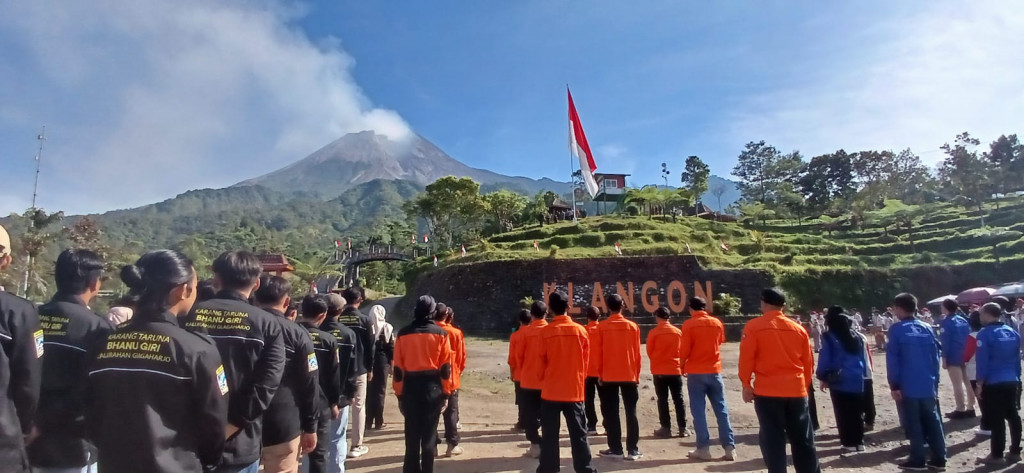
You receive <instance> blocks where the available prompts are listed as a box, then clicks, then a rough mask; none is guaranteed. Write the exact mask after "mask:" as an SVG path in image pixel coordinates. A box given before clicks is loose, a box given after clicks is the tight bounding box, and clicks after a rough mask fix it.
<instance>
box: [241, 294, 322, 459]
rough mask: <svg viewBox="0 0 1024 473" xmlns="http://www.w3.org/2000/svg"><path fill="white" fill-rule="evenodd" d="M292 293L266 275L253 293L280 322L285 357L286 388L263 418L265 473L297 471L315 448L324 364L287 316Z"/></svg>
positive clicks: (302, 331)
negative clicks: (320, 378)
mask: <svg viewBox="0 0 1024 473" xmlns="http://www.w3.org/2000/svg"><path fill="white" fill-rule="evenodd" d="M291 290H292V285H291V283H289V282H288V280H286V279H285V278H283V277H281V276H272V275H269V274H264V275H263V276H260V287H259V289H257V290H256V292H255V293H254V299H255V301H256V304H257V305H258V306H259V307H260V308H262V309H263V310H265V311H267V312H268V313H270V314H271V315H273V316H274V317H275V320H277V322H278V323H279V324H281V333H282V336H283V337H284V342H285V359H286V364H285V369H284V376H283V377H282V379H281V386H280V387H279V388H278V390H277V393H276V394H274V398H273V399H272V400H271V401H270V406H269V407H267V411H266V413H264V414H263V451H262V452H261V454H260V465H262V467H263V471H264V473H294V472H297V471H298V469H299V457H300V456H301V455H305V454H307V453H309V452H311V451H312V450H313V449H314V448H315V447H316V432H317V422H318V421H319V419H320V410H319V409H317V407H318V406H317V404H318V402H319V396H320V394H319V392H318V383H319V374H320V363H319V360H317V358H316V352H315V350H314V347H313V339H312V338H311V337H310V336H309V332H307V331H306V330H305V329H304V328H302V327H300V326H299V325H297V324H296V323H295V321H294V317H295V316H294V315H292V318H289V317H288V316H287V315H285V311H287V310H288V306H289V305H290V304H291V298H290V297H289V296H288V294H289V293H290V292H291Z"/></svg>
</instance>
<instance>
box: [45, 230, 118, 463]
mask: <svg viewBox="0 0 1024 473" xmlns="http://www.w3.org/2000/svg"><path fill="white" fill-rule="evenodd" d="M102 276H103V258H101V257H100V255H98V254H96V253H95V252H92V251H89V250H81V249H80V250H64V251H63V252H61V254H60V256H58V257H57V264H56V267H55V270H54V280H55V282H56V283H57V294H55V295H54V296H53V298H52V299H51V300H50V302H48V303H46V304H44V305H43V306H42V307H40V308H39V321H40V323H41V325H42V327H43V347H44V353H45V354H44V355H43V381H42V386H41V388H40V392H39V408H38V409H37V411H36V419H35V426H36V430H37V432H38V434H39V435H38V437H37V438H36V439H35V440H33V441H32V444H31V445H29V447H28V458H29V462H30V463H31V464H32V469H33V470H34V471H38V472H40V473H50V472H52V473H59V472H65V471H68V470H73V471H83V472H91V471H93V470H94V469H93V468H90V467H89V466H90V465H93V464H95V463H96V449H95V448H94V447H93V446H92V444H90V443H89V442H88V441H87V440H86V439H85V425H84V423H85V417H84V416H85V413H84V412H83V410H84V409H85V406H84V404H83V403H84V401H85V399H84V396H85V394H84V389H85V382H86V371H85V370H86V363H87V362H88V359H87V352H88V350H89V349H91V348H92V347H94V346H96V345H97V344H98V343H99V340H102V339H104V338H106V336H107V334H109V333H110V332H112V331H114V326H113V324H111V323H110V322H109V321H107V320H106V319H104V318H103V317H100V316H99V315H97V314H95V313H93V311H92V310H91V309H89V303H90V302H91V301H92V299H93V298H94V297H96V294H99V292H100V278H101V277H102Z"/></svg>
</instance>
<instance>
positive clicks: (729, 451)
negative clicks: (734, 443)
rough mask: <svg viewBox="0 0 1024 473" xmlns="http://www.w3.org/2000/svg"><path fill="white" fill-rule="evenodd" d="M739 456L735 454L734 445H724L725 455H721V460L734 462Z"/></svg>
mask: <svg viewBox="0 0 1024 473" xmlns="http://www.w3.org/2000/svg"><path fill="white" fill-rule="evenodd" d="M737 459H739V457H738V456H737V455H736V447H725V455H723V456H722V460H725V461H727V462H734V461H736V460H737Z"/></svg>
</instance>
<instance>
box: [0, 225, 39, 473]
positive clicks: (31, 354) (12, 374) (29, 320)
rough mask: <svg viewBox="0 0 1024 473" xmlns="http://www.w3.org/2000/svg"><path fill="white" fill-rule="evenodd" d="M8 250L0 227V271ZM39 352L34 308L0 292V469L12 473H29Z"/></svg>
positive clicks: (6, 261) (7, 264) (6, 265)
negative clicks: (27, 445) (27, 444)
mask: <svg viewBox="0 0 1024 473" xmlns="http://www.w3.org/2000/svg"><path fill="white" fill-rule="evenodd" d="M11 250H12V248H11V236H10V235H9V234H8V233H7V230H6V229H5V228H4V227H3V226H0V271H6V270H7V268H9V267H10V266H11V261H12V257H11ZM43 352H44V349H43V330H42V327H41V325H40V323H39V314H38V313H37V312H36V307H35V306H34V305H32V303H31V302H29V301H28V300H25V299H22V298H20V297H18V296H15V295H14V294H11V293H9V292H6V291H0V373H3V374H4V376H0V399H3V401H2V402H0V465H3V467H4V468H8V469H10V470H11V471H12V472H17V473H22V472H28V471H29V463H28V454H27V453H26V451H25V439H26V438H31V437H32V425H33V424H32V423H33V419H34V417H35V412H36V406H37V405H38V402H39V384H40V380H41V379H42V374H43V362H42V359H41V358H42V356H43Z"/></svg>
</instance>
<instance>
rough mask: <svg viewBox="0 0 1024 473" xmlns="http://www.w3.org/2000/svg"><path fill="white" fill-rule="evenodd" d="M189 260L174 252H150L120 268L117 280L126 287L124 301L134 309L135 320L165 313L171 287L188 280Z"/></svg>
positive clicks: (189, 276)
mask: <svg viewBox="0 0 1024 473" xmlns="http://www.w3.org/2000/svg"><path fill="white" fill-rule="evenodd" d="M194 273H195V269H193V267H192V260H190V259H189V258H188V257H187V256H185V255H184V254H182V253H181V252H179V251H177V250H155V251H150V252H148V253H146V254H144V255H142V257H141V258H139V260H138V261H136V262H135V264H130V265H128V266H125V267H123V268H121V280H122V281H124V284H125V285H126V286H128V289H129V291H128V295H127V296H125V298H126V299H128V300H130V301H131V302H132V303H133V304H134V307H135V308H136V312H135V313H136V317H138V316H139V315H141V314H140V313H142V314H154V315H155V314H157V313H160V312H163V311H165V310H167V309H168V308H169V307H170V305H169V304H168V303H167V296H168V294H170V293H171V290H172V289H174V288H175V287H177V286H179V285H181V284H185V283H187V282H189V281H190V280H191V279H192V275H193V274H194Z"/></svg>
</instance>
